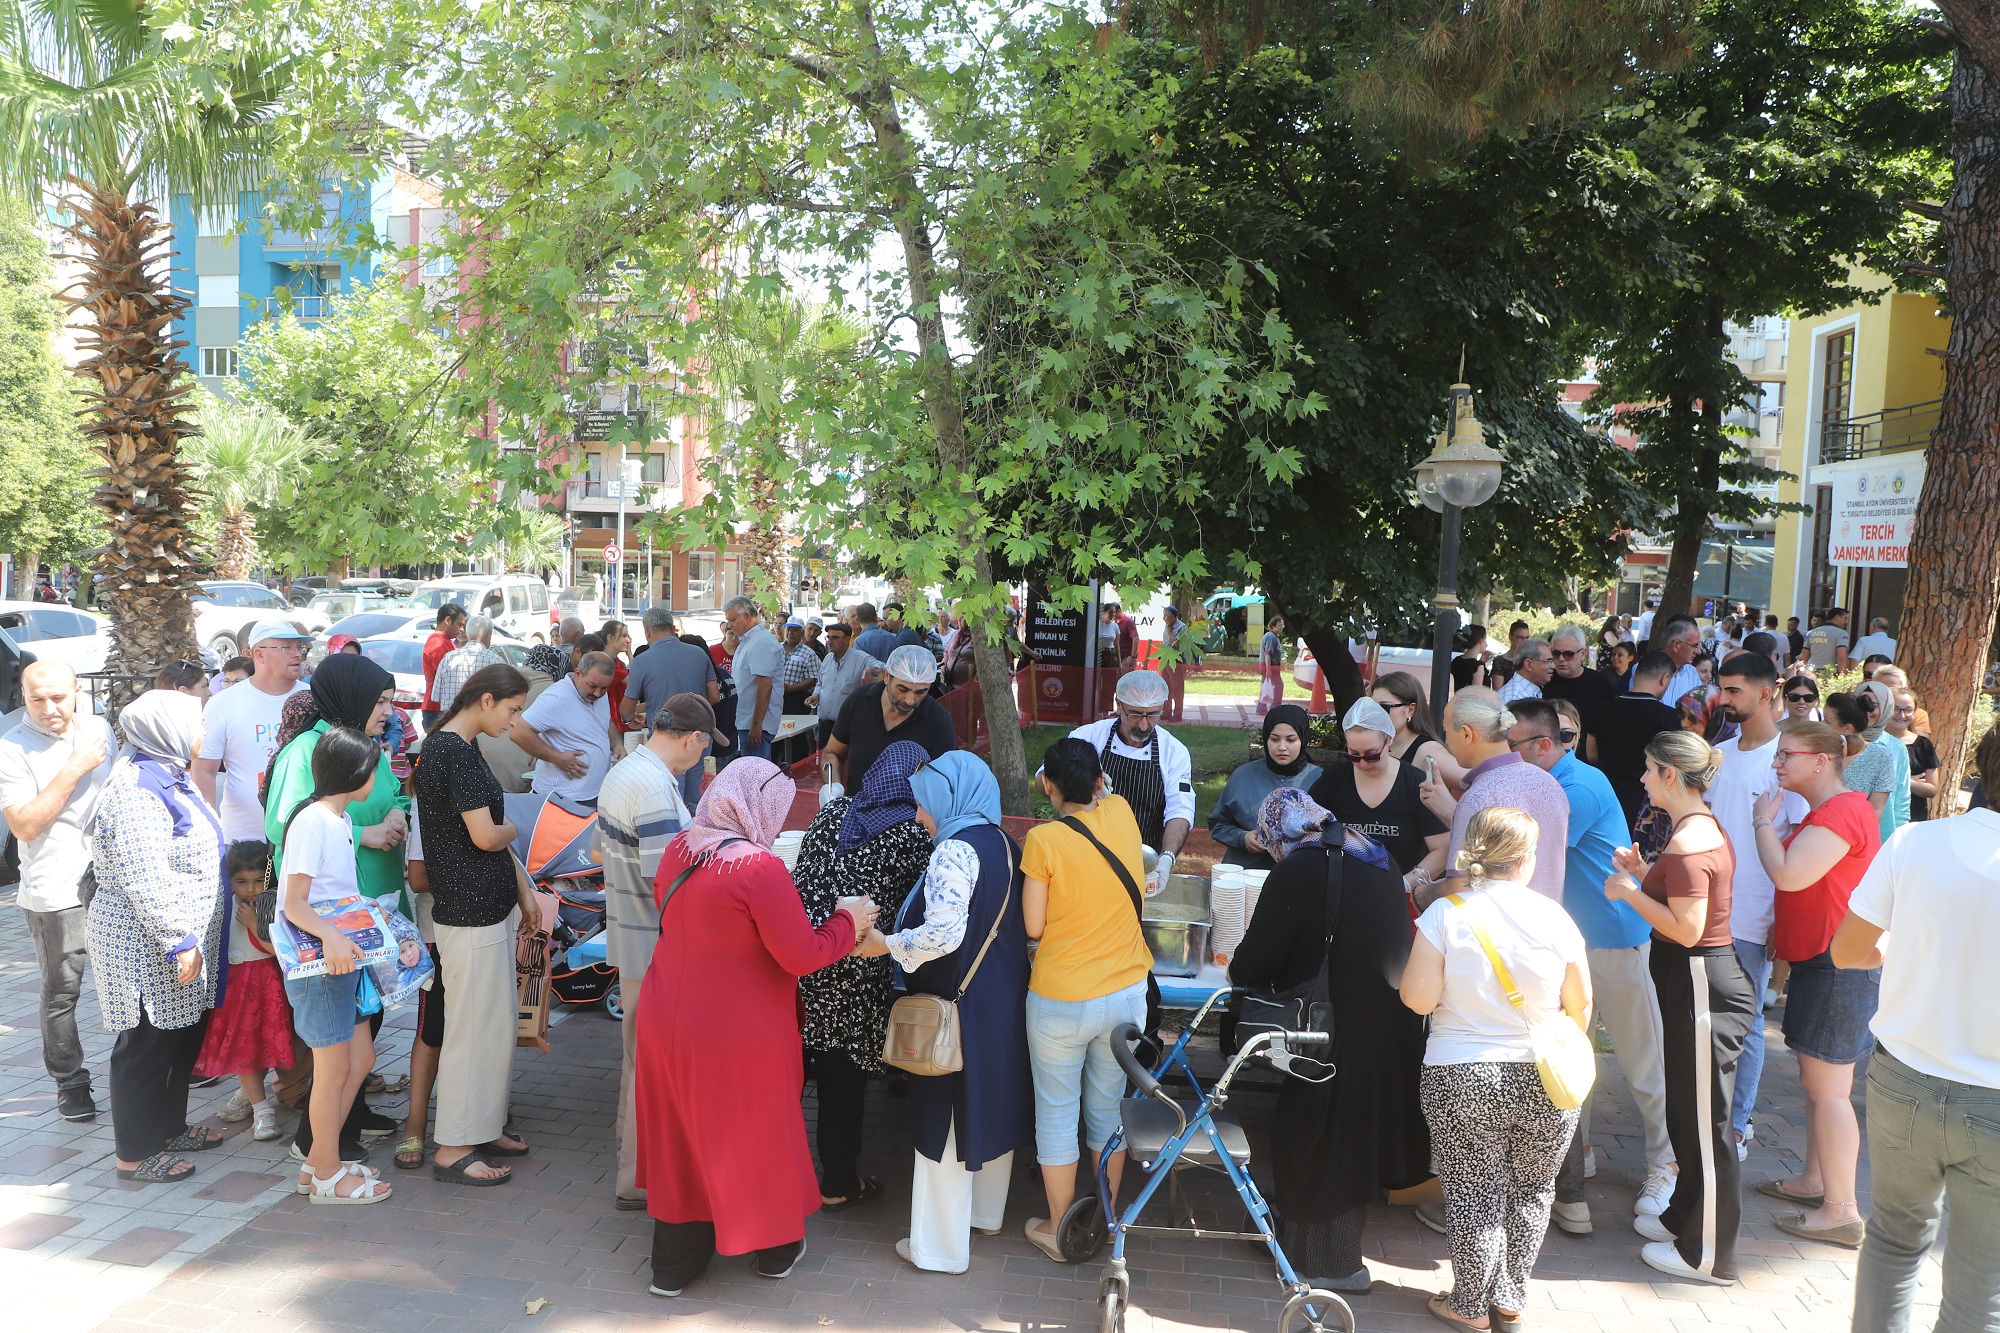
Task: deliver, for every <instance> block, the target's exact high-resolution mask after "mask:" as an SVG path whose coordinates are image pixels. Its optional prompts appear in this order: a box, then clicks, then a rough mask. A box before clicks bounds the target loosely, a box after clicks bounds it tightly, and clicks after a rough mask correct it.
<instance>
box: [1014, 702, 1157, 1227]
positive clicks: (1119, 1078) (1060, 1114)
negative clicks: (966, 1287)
mask: <svg viewBox="0 0 2000 1333" xmlns="http://www.w3.org/2000/svg"><path fill="white" fill-rule="evenodd" d="M1036 781H1037V782H1038V783H1039V784H1040V786H1041V789H1042V792H1043V794H1045V795H1046V796H1047V797H1048V798H1049V800H1050V801H1051V802H1052V803H1053V804H1054V805H1055V808H1056V816H1057V819H1058V821H1060V820H1062V819H1065V818H1074V819H1075V820H1076V821H1077V822H1078V823H1080V824H1082V825H1083V826H1084V827H1085V828H1087V829H1089V830H1090V833H1091V837H1094V838H1095V839H1096V840H1097V842H1098V843H1099V844H1102V846H1103V849H1104V850H1102V851H1100V850H1099V849H1098V847H1097V846H1094V845H1092V842H1091V838H1087V837H1085V836H1084V835H1083V834H1081V833H1079V832H1077V831H1076V830H1075V829H1073V828H1069V827H1066V826H1065V825H1064V824H1062V823H1061V822H1057V823H1052V824H1040V825H1037V826H1036V827H1035V828H1033V829H1030V830H1029V831H1028V838H1027V842H1026V843H1025V844H1024V845H1023V847H1022V850H1021V874H1022V876H1023V877H1024V879H1023V887H1022V890H1021V907H1022V916H1023V919H1024V921H1025V923H1026V925H1027V930H1028V938H1029V939H1031V940H1039V941H1040V942H1041V943H1040V947H1039V948H1038V949H1037V950H1036V952H1035V964H1034V971H1033V973H1032V974H1031V975H1030V976H1029V978H1028V1062H1029V1064H1030V1066H1031V1067H1032V1068H1033V1070H1034V1075H1035V1155H1036V1158H1037V1160H1038V1161H1039V1162H1040V1163H1041V1167H1042V1188H1043V1189H1044V1190H1046V1191H1047V1193H1048V1201H1049V1215H1048V1217H1046V1218H1043V1217H1036V1218H1030V1219H1029V1220H1028V1225H1027V1236H1028V1239H1029V1240H1030V1241H1031V1242H1033V1243H1034V1245H1035V1246H1036V1247H1037V1248H1038V1249H1040V1250H1041V1251H1042V1252H1043V1253H1044V1254H1046V1255H1048V1256H1049V1257H1050V1258H1051V1259H1054V1260H1056V1261H1057V1262H1058V1263H1061V1262H1063V1258H1062V1251H1061V1250H1060V1249H1059V1248H1058V1247H1057V1245H1056V1235H1055V1222H1054V1221H1052V1220H1051V1219H1059V1218H1061V1217H1062V1215H1063V1213H1064V1212H1066V1211H1068V1209H1069V1206H1070V1204H1071V1203H1072V1202H1074V1201H1075V1199H1076V1165H1077V1158H1078V1156H1079V1153H1078V1151H1077V1136H1076V1124H1077V1110H1078V1107H1079V1106H1081V1108H1082V1112H1083V1125H1084V1139H1085V1142H1084V1145H1083V1146H1085V1147H1087V1148H1089V1150H1090V1168H1091V1174H1092V1176H1095V1175H1096V1173H1097V1155H1098V1153H1099V1152H1101V1151H1103V1148H1104V1145H1105V1142H1106V1141H1107V1140H1109V1139H1110V1137H1111V1132H1112V1131H1113V1130H1114V1129H1116V1128H1117V1127H1118V1099H1119V1098H1120V1097H1123V1096H1124V1095H1125V1075H1124V1074H1123V1072H1121V1071H1120V1070H1119V1068H1118V1059H1117V1057H1116V1056H1115V1055H1113V1054H1112V1051H1111V1033H1112V1031H1113V1029H1115V1028H1117V1026H1118V1025H1119V1024H1121V1023H1131V1024H1134V1025H1135V1026H1139V1025H1143V1024H1144V1023H1145V1021H1146V973H1147V971H1148V969H1150V968H1151V967H1152V964H1153V955H1152V952H1151V950H1149V949H1148V948H1147V947H1146V937H1145V935H1144V933H1143V932H1142V931H1141V930H1140V929H1139V911H1138V905H1137V904H1136V903H1134V901H1133V891H1132V890H1128V889H1127V888H1126V887H1125V883H1124V880H1122V879H1121V878H1120V877H1119V874H1118V872H1117V870H1115V869H1113V868H1112V865H1111V862H1110V860H1109V859H1107V857H1106V855H1105V853H1106V852H1109V853H1110V854H1111V855H1112V856H1115V857H1117V858H1118V860H1119V861H1120V862H1121V863H1122V864H1123V866H1124V868H1125V872H1126V875H1127V876H1129V877H1130V879H1131V882H1132V884H1133V885H1134V886H1135V887H1136V886H1137V885H1139V884H1141V883H1143V882H1144V880H1145V877H1146V875H1145V869H1144V863H1143V861H1142V860H1141V856H1140V850H1139V847H1140V844H1139V824H1138V821H1136V820H1135V819H1134V818H1133V817H1132V807H1131V806H1129V805H1127V804H1126V803H1125V798H1124V797H1122V796H1116V795H1113V794H1111V792H1110V791H1109V784H1108V782H1107V781H1106V780H1105V777H1104V770H1103V768H1102V767H1101V766H1100V765H1099V764H1098V760H1097V751H1095V750H1093V749H1092V748H1091V747H1090V746H1089V745H1088V744H1086V743H1085V742H1083V741H1080V740H1074V739H1065V740H1060V741H1057V742H1056V743H1055V744H1054V745H1052V746H1050V747H1049V751H1048V753H1047V754H1046V755H1044V756H1043V758H1042V771H1041V772H1040V774H1038V775H1037V778H1036ZM1124 1165H1125V1154H1124V1153H1122V1152H1121V1153H1117V1154H1115V1155H1114V1156H1113V1157H1112V1160H1111V1162H1110V1164H1109V1166H1108V1174H1109V1176H1110V1181H1111V1191H1112V1193H1113V1194H1114V1195H1115V1194H1116V1193H1117V1192H1118V1177H1119V1175H1120V1173H1121V1172H1122V1170H1123V1168H1124Z"/></svg>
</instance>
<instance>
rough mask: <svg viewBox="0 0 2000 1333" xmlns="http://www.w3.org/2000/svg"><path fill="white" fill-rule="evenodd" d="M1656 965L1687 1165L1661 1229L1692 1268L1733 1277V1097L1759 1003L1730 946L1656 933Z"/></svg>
mask: <svg viewBox="0 0 2000 1333" xmlns="http://www.w3.org/2000/svg"><path fill="white" fill-rule="evenodd" d="M1651 967H1652V973H1653V989H1654V990H1655V991H1656V992H1657V993H1658V995H1659V997H1660V1026H1661V1038H1662V1041H1661V1063H1662V1064H1663V1065H1664V1066H1665V1069H1666V1075H1667V1138H1668V1140H1669V1141H1670V1142H1671V1143H1672V1144H1673V1146H1674V1160H1675V1161H1677V1162H1679V1163H1680V1168H1681V1170H1680V1176H1679V1177H1678V1178H1677V1180H1676V1181H1675V1184H1674V1197H1673V1200H1672V1202H1670V1203H1669V1204H1668V1205H1667V1210H1666V1211H1665V1212H1663V1213H1661V1214H1660V1225H1662V1226H1664V1227H1665V1228H1666V1229H1667V1230H1669V1231H1671V1232H1673V1233H1674V1235H1675V1236H1676V1237H1677V1239H1676V1240H1675V1242H1674V1248H1675V1249H1676V1250H1678V1251H1680V1256H1681V1258H1682V1259H1684V1260H1686V1261H1687V1263H1688V1265H1689V1266H1690V1267H1693V1268H1697V1269H1699V1270H1700V1271H1702V1272H1704V1273H1708V1274H1711V1275H1713V1276H1715V1277H1723V1278H1733V1277H1735V1276H1736V1233H1737V1229H1738V1227H1739V1226H1740V1224H1741V1220H1742V1208H1743V1199H1742V1177H1741V1174H1740V1170H1739V1168H1738V1166H1737V1164H1736V1135H1735V1134H1734V1133H1732V1132H1731V1130H1730V1125H1729V1097H1730V1093H1731V1092H1732V1091H1733V1090H1734V1089H1735V1086H1736V1060H1737V1057H1739V1056H1740V1055H1742V1054H1743V1042H1744V1039H1745V1038H1746V1037H1748V1036H1749V1034H1750V1024H1751V1021H1752V1020H1753V1018H1754V1017H1755V1016H1756V1013H1757V1004H1756V997H1755V996H1754V995H1752V993H1751V990H1750V979H1749V978H1748V977H1746V976H1745V975H1744V974H1743V965H1742V964H1741V963H1740V962H1738V961H1737V959H1736V950H1735V948H1734V947H1733V946H1731V945H1727V944H1719V945H1715V946H1712V947H1709V948H1702V949H1684V948H1682V947H1680V946H1679V945H1677V944H1670V943H1668V942H1667V941H1664V940H1662V939H1660V938H1659V937H1658V936H1657V935H1656V936H1654V937H1653V951H1652V961H1651Z"/></svg>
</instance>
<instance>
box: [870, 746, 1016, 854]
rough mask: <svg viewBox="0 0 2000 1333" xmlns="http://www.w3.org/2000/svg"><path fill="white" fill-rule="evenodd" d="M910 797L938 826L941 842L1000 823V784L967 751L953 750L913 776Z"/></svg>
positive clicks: (981, 762) (976, 758)
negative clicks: (912, 797) (978, 827)
mask: <svg viewBox="0 0 2000 1333" xmlns="http://www.w3.org/2000/svg"><path fill="white" fill-rule="evenodd" d="M897 743H898V744H902V743H903V742H900V741H899V742H897ZM884 753H885V754H886V753H887V751H884ZM910 794H911V795H912V796H914V797H915V798H916V802H917V804H918V805H919V806H921V807H923V810H924V812H925V813H926V814H928V815H929V816H930V817H931V819H932V821H933V822H935V823H936V824H937V833H936V835H935V836H936V840H937V841H938V842H943V841H945V839H947V838H949V837H951V836H952V835H954V834H956V833H958V832H959V831H960V830H962V829H968V828H971V827H973V826H974V825H977V824H994V825H997V824H999V822H1000V783H999V782H998V781H997V780H995V778H994V776H993V770H992V769H991V768H990V767H988V766H987V764H986V761H985V760H983V759H981V758H979V757H978V756H977V755H975V754H973V753H971V752H970V751H967V750H953V751H952V752H951V753H949V754H947V755H945V756H944V757H943V758H940V759H933V760H931V761H930V762H929V763H928V764H925V765H924V766H923V767H922V768H920V769H918V770H917V771H916V772H914V773H912V774H911V775H910Z"/></svg>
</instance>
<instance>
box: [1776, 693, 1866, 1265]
mask: <svg viewBox="0 0 2000 1333" xmlns="http://www.w3.org/2000/svg"><path fill="white" fill-rule="evenodd" d="M1843 697H1845V696H1841V695H1830V696H1828V700H1827V702H1828V703H1829V704H1832V703H1833V702H1834V700H1836V699H1841V698H1843ZM1846 763H1847V738H1846V737H1845V736H1843V735H1842V734H1841V733H1840V732H1838V731H1836V730H1835V729H1834V728H1833V727H1830V726H1828V725H1827V724H1826V723H1824V722H1801V723H1799V724H1798V725H1797V726H1794V727H1792V728H1791V729H1790V730H1789V731H1786V732H1784V733H1782V734H1781V735H1780V736H1779V737H1778V750H1777V754H1776V755H1775V756H1774V758H1773V767H1775V768H1776V769H1777V770H1778V783H1779V785H1780V786H1781V787H1782V788H1783V789H1784V790H1785V791H1794V792H1797V793H1798V794H1799V795H1801V796H1803V797H1805V799H1806V803H1807V804H1808V805H1809V806H1811V807H1812V811H1811V813H1810V814H1808V815H1807V816H1806V818H1805V821H1804V822H1803V823H1801V824H1800V825H1799V826H1798V829H1797V831H1795V832H1794V833H1793V834H1792V835H1791V836H1790V837H1789V838H1782V839H1781V838H1780V837H1779V836H1778V833H1777V830H1776V828H1775V827H1774V822H1775V821H1776V819H1777V818H1778V814H1779V811H1780V802H1781V800H1782V799H1783V798H1782V796H1781V795H1780V794H1779V793H1778V792H1769V793H1766V794H1765V795H1763V796H1760V797H1759V798H1757V803H1756V805H1755V806H1754V807H1752V814H1751V819H1752V822H1753V823H1754V825H1755V828H1756V833H1757V856H1758V859H1759V860H1760V861H1762V862H1763V865H1764V870H1765V872H1766V873H1767V874H1769V875H1770V877H1771V881H1772V883H1774V884H1775V885H1777V889H1778V898H1777V919H1776V921H1775V923H1774V924H1773V926H1772V929H1771V951H1772V952H1773V953H1774V954H1775V955H1777V957H1779V958H1782V959H1784V960H1785V961H1786V962H1788V963H1790V964H1791V965H1792V972H1791V983H1790V987H1789V989H1788V992H1787V998H1786V1002H1785V1044H1786V1045H1787V1046H1789V1047H1790V1048H1791V1049H1792V1051H1793V1052H1794V1053H1795V1054H1797V1056H1798V1057H1799V1082H1800V1083H1801V1084H1803V1085H1804V1087H1805V1092H1806V1159H1805V1166H1804V1167H1803V1169H1801V1170H1800V1172H1799V1174H1798V1175H1796V1176H1794V1177H1792V1178H1791V1179H1790V1180H1766V1181H1763V1182H1762V1183H1760V1184H1759V1185H1758V1186H1757V1192H1758V1193H1759V1194H1763V1195H1767V1196H1769V1197H1770V1198H1773V1199H1782V1200H1784V1201H1785V1202H1787V1203H1794V1204H1797V1205H1798V1206H1799V1207H1800V1208H1801V1209H1803V1210H1805V1211H1803V1212H1801V1213H1799V1214H1796V1215H1794V1216H1791V1217H1780V1218H1779V1219H1778V1226H1779V1228H1780V1229H1781V1230H1783V1231H1786V1232H1788V1233H1790V1234H1791V1235H1794V1236H1799V1237H1803V1238H1804V1239H1806V1240H1819V1241H1825V1242H1827V1243H1829V1244H1833V1245H1845V1246H1847V1247H1848V1248H1850V1249H1857V1248H1859V1247H1860V1245H1861V1241H1862V1239H1863V1237H1864V1236H1865V1235H1866V1234H1867V1224H1866V1223H1865V1222H1864V1221H1863V1220H1862V1217H1861V1211H1860V1208H1859V1206H1858V1204H1857V1203H1856V1200H1857V1198H1858V1197H1859V1196H1858V1195H1857V1194H1856V1193H1855V1188H1854V1178H1855V1172H1856V1168H1857V1166H1858V1164H1859V1162H1860V1158H1861V1130H1860V1126H1859V1124H1858V1123H1857V1122H1856V1120H1855V1116H1854V1103H1853V1102H1852V1101H1851V1100H1850V1098H1851V1095H1852V1093H1853V1091H1854V1065H1855V1062H1856V1061H1858V1060H1860V1058H1861V1057H1862V1056H1864V1055H1866V1054H1867V1053H1868V1051H1869V1049H1870V1048H1871V1047H1872V1046H1873V1045H1874V1039H1873V1038H1872V1037H1871V1036H1870V1035H1869V1032H1868V1021H1869V1019H1871V1018H1873V1017H1874V1016H1875V1003H1876V998H1877V994H1878V992H1879V989H1880V986H1881V978H1882V974H1881V972H1880V971H1879V970H1863V969H1843V968H1837V967H1835V966H1834V965H1833V954H1832V952H1831V946H1832V944H1833V933H1834V930H1835V928H1836V927H1838V926H1839V925H1840V921H1841V918H1842V917H1844V916H1845V915H1846V914H1847V900H1848V898H1849V897H1850V896H1852V895H1853V893H1854V886H1855V885H1856V884H1858V883H1860V882H1861V876H1862V874H1863V872H1865V871H1866V870H1867V869H1868V864H1869V862H1871V861H1873V860H1874V859H1875V853H1876V851H1877V850H1878V849H1879V848H1880V847H1881V845H1882V835H1881V824H1880V821H1879V819H1878V818H1877V816H1876V813H1875V807H1874V806H1872V805H1871V804H1869V801H1868V798H1867V797H1866V796H1863V795H1862V794H1861V793H1859V792H1856V791H1849V790H1848V788H1847V784H1846V783H1845V782H1844V781H1843V779H1842V774H1841V770H1842V769H1843V768H1844V767H1845V766H1846Z"/></svg>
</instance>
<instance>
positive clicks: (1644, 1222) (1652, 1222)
mask: <svg viewBox="0 0 2000 1333" xmlns="http://www.w3.org/2000/svg"><path fill="white" fill-rule="evenodd" d="M1632 1229H1633V1230H1634V1231H1636V1232H1638V1233H1639V1234H1640V1235H1642V1236H1644V1237H1645V1238H1646V1239H1647V1240H1664V1241H1672V1240H1673V1239H1674V1233H1673V1232H1671V1231H1669V1230H1667V1224H1666V1223H1664V1222H1662V1221H1661V1220H1660V1219H1659V1218H1657V1217H1654V1216H1653V1215H1652V1214H1651V1213H1640V1214H1639V1215H1638V1216H1637V1217H1635V1218H1633V1219H1632Z"/></svg>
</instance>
